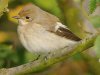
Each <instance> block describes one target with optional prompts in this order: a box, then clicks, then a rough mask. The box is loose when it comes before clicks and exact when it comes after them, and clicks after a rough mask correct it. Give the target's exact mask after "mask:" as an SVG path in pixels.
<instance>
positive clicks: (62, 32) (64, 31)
mask: <svg viewBox="0 0 100 75" xmlns="http://www.w3.org/2000/svg"><path fill="white" fill-rule="evenodd" d="M55 34H57V35H59V36H62V37H65V38H67V39H70V40H74V41H80V40H81V39H80V38H79V37H77V36H76V35H75V34H73V33H72V32H71V31H70V30H68V29H67V28H63V27H59V28H58V30H57V31H56V32H55Z"/></svg>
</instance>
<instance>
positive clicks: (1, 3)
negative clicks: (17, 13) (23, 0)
mask: <svg viewBox="0 0 100 75" xmlns="http://www.w3.org/2000/svg"><path fill="white" fill-rule="evenodd" d="M7 7H8V0H0V17H1V16H2V15H3V12H6V11H7Z"/></svg>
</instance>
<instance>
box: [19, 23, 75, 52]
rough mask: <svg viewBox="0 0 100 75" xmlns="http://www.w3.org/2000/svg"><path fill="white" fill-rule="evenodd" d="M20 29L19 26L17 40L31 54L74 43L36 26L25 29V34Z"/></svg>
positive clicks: (57, 48)
mask: <svg viewBox="0 0 100 75" xmlns="http://www.w3.org/2000/svg"><path fill="white" fill-rule="evenodd" d="M22 29H23V27H20V26H19V28H18V32H19V33H20V34H19V38H20V40H21V43H22V44H23V45H24V47H25V48H26V49H27V50H29V51H31V52H50V51H53V50H59V49H61V48H64V47H66V46H69V45H71V44H75V43H76V42H74V41H71V40H68V39H65V38H62V37H60V36H58V35H55V34H53V33H50V32H48V31H46V30H45V29H44V28H42V27H41V26H40V25H38V24H37V25H33V26H32V27H30V28H27V29H26V30H25V32H24V31H22Z"/></svg>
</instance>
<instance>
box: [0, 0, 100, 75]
mask: <svg viewBox="0 0 100 75" xmlns="http://www.w3.org/2000/svg"><path fill="white" fill-rule="evenodd" d="M75 1H76V3H79V1H80V0H75ZM94 1H97V4H98V5H95V4H93V3H94ZM29 2H32V3H33V4H36V5H38V6H40V7H41V8H42V9H44V10H45V11H48V12H50V13H52V14H54V15H56V16H57V17H59V18H60V20H61V21H62V23H63V24H66V23H65V19H64V17H65V16H64V15H63V12H62V10H61V8H60V7H59V4H58V1H57V0H48V1H47V0H9V5H8V8H9V12H8V13H4V14H3V16H1V17H0V68H3V67H5V68H9V67H14V66H18V65H21V64H24V63H27V62H29V61H32V60H33V59H34V58H35V56H34V55H33V54H31V53H30V52H27V51H26V50H25V49H24V47H23V46H22V45H21V43H20V41H19V39H18V36H17V24H18V23H17V21H16V20H15V19H13V18H12V16H14V15H16V14H17V13H18V12H19V10H20V9H21V8H22V7H23V6H25V5H26V4H28V3H29ZM92 2H93V3H92ZM89 3H90V4H89ZM99 3H100V1H99V0H90V2H89V0H86V1H85V2H84V5H83V6H84V9H85V10H86V11H87V13H88V14H89V18H90V22H91V23H92V24H93V25H94V27H95V28H96V29H97V30H98V31H100V28H99V27H100V6H99ZM88 5H89V6H88ZM91 5H92V6H91ZM96 6H97V7H96ZM87 8H88V9H87ZM90 13H91V14H90ZM76 18H77V17H76ZM99 58H100V36H98V38H97V39H96V41H95V45H94V47H93V48H92V49H90V50H88V51H85V52H83V53H82V54H76V55H74V56H73V57H71V58H69V59H68V60H67V61H64V62H63V63H58V64H56V65H54V67H53V68H50V69H48V71H47V72H43V73H42V74H43V75H45V74H46V75H100V62H99Z"/></svg>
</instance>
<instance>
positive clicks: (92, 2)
mask: <svg viewBox="0 0 100 75" xmlns="http://www.w3.org/2000/svg"><path fill="white" fill-rule="evenodd" d="M95 9H96V0H90V2H89V13H90V14H92V13H93V12H94V11H95Z"/></svg>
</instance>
